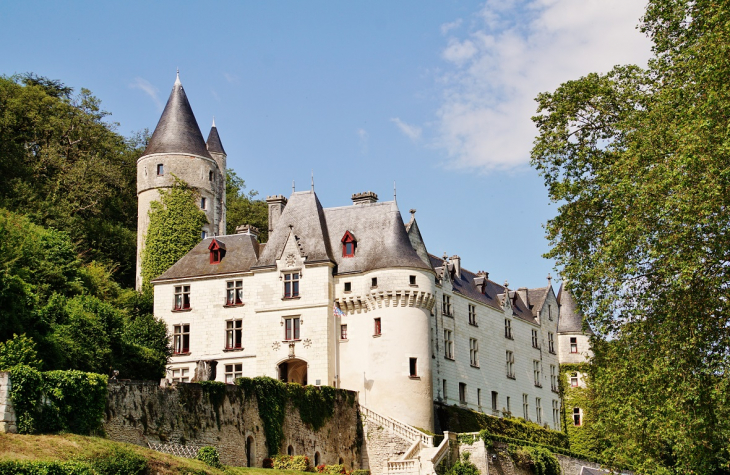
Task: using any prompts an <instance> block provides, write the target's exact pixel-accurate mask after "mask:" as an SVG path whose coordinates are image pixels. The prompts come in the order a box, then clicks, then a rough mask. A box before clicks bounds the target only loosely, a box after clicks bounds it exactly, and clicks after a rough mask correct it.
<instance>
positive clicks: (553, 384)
mask: <svg viewBox="0 0 730 475" xmlns="http://www.w3.org/2000/svg"><path fill="white" fill-rule="evenodd" d="M550 389H552V390H553V391H557V390H558V372H557V369H556V368H555V365H554V364H551V365H550Z"/></svg>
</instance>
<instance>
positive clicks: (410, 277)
mask: <svg viewBox="0 0 730 475" xmlns="http://www.w3.org/2000/svg"><path fill="white" fill-rule="evenodd" d="M408 282H409V283H410V284H411V285H416V276H415V275H412V276H409V277H408Z"/></svg>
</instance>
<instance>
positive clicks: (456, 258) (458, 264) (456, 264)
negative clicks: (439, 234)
mask: <svg viewBox="0 0 730 475" xmlns="http://www.w3.org/2000/svg"><path fill="white" fill-rule="evenodd" d="M451 263H452V264H454V274H456V277H459V278H461V257H459V256H457V255H453V256H451Z"/></svg>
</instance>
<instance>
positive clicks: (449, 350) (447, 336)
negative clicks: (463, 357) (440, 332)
mask: <svg viewBox="0 0 730 475" xmlns="http://www.w3.org/2000/svg"><path fill="white" fill-rule="evenodd" d="M452 338H453V334H452V333H451V330H444V356H445V357H446V358H448V359H450V360H453V359H454V340H452Z"/></svg>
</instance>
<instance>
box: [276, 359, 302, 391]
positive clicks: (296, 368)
mask: <svg viewBox="0 0 730 475" xmlns="http://www.w3.org/2000/svg"><path fill="white" fill-rule="evenodd" d="M307 366H308V365H307V362H306V361H304V360H300V359H297V358H291V359H288V360H286V361H284V362H282V363H279V379H280V380H281V381H284V382H285V383H299V384H301V385H302V386H306V384H307Z"/></svg>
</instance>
